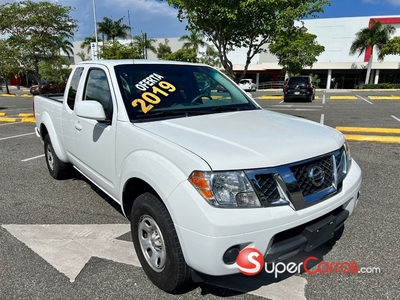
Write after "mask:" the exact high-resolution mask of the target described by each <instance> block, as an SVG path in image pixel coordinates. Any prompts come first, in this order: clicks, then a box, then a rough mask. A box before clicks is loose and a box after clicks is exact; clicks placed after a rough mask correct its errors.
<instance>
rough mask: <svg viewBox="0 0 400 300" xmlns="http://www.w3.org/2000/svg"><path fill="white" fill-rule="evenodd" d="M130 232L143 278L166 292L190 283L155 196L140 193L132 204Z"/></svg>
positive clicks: (169, 222) (164, 212)
mask: <svg viewBox="0 0 400 300" xmlns="http://www.w3.org/2000/svg"><path fill="white" fill-rule="evenodd" d="M131 232H132V239H133V244H134V246H135V250H136V254H137V256H138V258H139V261H140V263H141V265H142V267H143V270H144V271H145V273H146V275H147V277H148V278H149V279H150V280H151V282H153V283H154V284H155V285H156V286H157V287H159V288H160V289H162V290H164V291H166V292H176V291H177V290H179V289H180V288H182V287H183V286H184V285H185V284H186V283H188V282H189V280H190V269H189V267H188V266H187V264H186V262H185V259H184V257H183V253H182V249H181V246H180V244H179V239H178V236H177V234H176V231H175V227H174V224H173V222H172V219H171V216H170V214H169V213H168V211H167V209H166V208H165V206H164V204H163V203H162V202H161V200H160V199H158V198H157V197H156V196H155V195H153V194H151V193H144V194H142V195H140V196H139V197H138V198H136V200H135V201H134V202H133V206H132V212H131Z"/></svg>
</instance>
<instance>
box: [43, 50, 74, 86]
mask: <svg viewBox="0 0 400 300" xmlns="http://www.w3.org/2000/svg"><path fill="white" fill-rule="evenodd" d="M70 73H71V68H70V67H69V60H68V59H66V58H65V57H61V56H58V57H57V58H56V59H54V60H52V61H51V62H48V61H43V62H41V63H40V74H41V75H42V78H43V79H44V80H46V81H47V82H49V81H51V82H53V83H54V84H56V85H58V84H59V83H61V82H65V81H66V80H67V79H68V75H69V74H70Z"/></svg>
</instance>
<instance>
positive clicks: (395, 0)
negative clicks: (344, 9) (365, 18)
mask: <svg viewBox="0 0 400 300" xmlns="http://www.w3.org/2000/svg"><path fill="white" fill-rule="evenodd" d="M363 2H366V3H371V4H380V5H385V3H388V4H390V5H393V6H400V0H386V1H382V0H363ZM382 2H385V3H382Z"/></svg>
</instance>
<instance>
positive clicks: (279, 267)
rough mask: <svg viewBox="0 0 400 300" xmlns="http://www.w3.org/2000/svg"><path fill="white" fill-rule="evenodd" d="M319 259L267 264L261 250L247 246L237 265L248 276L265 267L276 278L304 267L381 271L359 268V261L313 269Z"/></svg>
mask: <svg viewBox="0 0 400 300" xmlns="http://www.w3.org/2000/svg"><path fill="white" fill-rule="evenodd" d="M316 261H318V258H316V257H315V256H309V257H307V258H306V259H305V260H304V261H303V262H300V263H295V262H288V263H283V262H278V263H271V264H266V263H265V262H264V257H263V255H262V253H261V252H260V251H258V250H257V249H255V248H245V249H243V250H242V251H240V252H239V255H238V256H237V258H236V265H237V267H238V269H239V271H240V272H241V273H243V274H244V275H247V276H254V275H257V274H258V273H260V272H261V270H262V269H263V268H264V270H265V272H266V273H269V274H272V273H273V274H274V275H275V278H277V277H278V275H279V274H282V273H290V274H294V273H301V271H302V268H303V269H304V271H305V272H306V273H308V274H311V275H314V274H332V273H343V274H349V273H351V274H358V273H368V274H370V273H380V268H379V267H367V268H365V267H363V268H358V266H357V262H355V261H353V262H346V261H344V262H325V261H322V262H319V263H318V264H317V265H316V269H314V270H311V268H312V267H311V266H310V265H311V264H312V263H313V262H314V264H315V262H316ZM313 267H314V266H313Z"/></svg>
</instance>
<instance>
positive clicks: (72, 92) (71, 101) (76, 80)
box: [66, 67, 83, 110]
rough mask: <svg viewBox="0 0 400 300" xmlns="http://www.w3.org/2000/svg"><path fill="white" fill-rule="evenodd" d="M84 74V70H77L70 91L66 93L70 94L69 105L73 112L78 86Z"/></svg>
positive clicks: (68, 97)
mask: <svg viewBox="0 0 400 300" xmlns="http://www.w3.org/2000/svg"><path fill="white" fill-rule="evenodd" d="M82 73H83V68H81V67H79V68H76V69H75V71H74V74H73V75H72V79H71V84H70V86H69V89H68V91H66V92H67V93H68V95H67V104H68V107H69V108H70V109H71V110H74V106H75V98H76V91H77V90H78V84H79V81H80V79H81V76H82Z"/></svg>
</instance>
